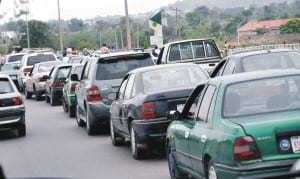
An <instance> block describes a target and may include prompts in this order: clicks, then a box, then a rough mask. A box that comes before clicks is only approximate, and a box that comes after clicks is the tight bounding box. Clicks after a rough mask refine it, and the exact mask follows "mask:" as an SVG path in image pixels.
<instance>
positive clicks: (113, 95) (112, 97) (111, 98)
mask: <svg viewBox="0 0 300 179" xmlns="http://www.w3.org/2000/svg"><path fill="white" fill-rule="evenodd" d="M116 97H117V93H110V94H108V95H107V98H108V99H110V100H112V101H113V100H115V99H116Z"/></svg>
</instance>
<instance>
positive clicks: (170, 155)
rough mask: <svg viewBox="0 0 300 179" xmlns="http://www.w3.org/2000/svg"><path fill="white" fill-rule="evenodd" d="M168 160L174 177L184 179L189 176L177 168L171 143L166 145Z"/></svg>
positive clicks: (173, 178) (174, 178)
mask: <svg viewBox="0 0 300 179" xmlns="http://www.w3.org/2000/svg"><path fill="white" fill-rule="evenodd" d="M166 153H167V160H168V166H169V173H170V176H171V178H172V179H184V178H188V175H186V174H184V173H182V172H180V171H179V170H178V168H177V164H176V160H175V156H174V152H173V151H172V150H171V147H170V145H169V144H167V146H166Z"/></svg>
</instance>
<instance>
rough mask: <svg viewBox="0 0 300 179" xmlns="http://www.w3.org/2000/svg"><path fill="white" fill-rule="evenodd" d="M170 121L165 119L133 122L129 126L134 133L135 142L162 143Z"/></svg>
mask: <svg viewBox="0 0 300 179" xmlns="http://www.w3.org/2000/svg"><path fill="white" fill-rule="evenodd" d="M170 123H171V121H169V120H167V119H166V118H158V119H151V120H133V121H132V123H131V125H132V127H133V129H134V131H135V132H136V140H137V142H139V143H145V142H146V143H147V142H153V141H156V142H164V141H165V137H166V133H167V128H168V126H169V124H170Z"/></svg>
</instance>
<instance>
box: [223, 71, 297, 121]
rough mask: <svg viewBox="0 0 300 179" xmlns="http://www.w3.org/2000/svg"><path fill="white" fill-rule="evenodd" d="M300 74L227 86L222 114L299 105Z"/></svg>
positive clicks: (239, 113)
mask: <svg viewBox="0 0 300 179" xmlns="http://www.w3.org/2000/svg"><path fill="white" fill-rule="evenodd" d="M299 92H300V76H289V77H281V78H271V79H263V80H255V81H247V82H241V83H236V84H232V85H230V86H228V87H227V89H226V91H225V96H224V102H223V116H224V117H236V116H244V115H253V114H260V113H269V112H276V111H286V110H294V109H297V110H299V109H300V100H299Z"/></svg>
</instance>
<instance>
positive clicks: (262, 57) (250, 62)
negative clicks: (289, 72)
mask: <svg viewBox="0 0 300 179" xmlns="http://www.w3.org/2000/svg"><path fill="white" fill-rule="evenodd" d="M242 65H243V68H244V71H245V72H250V71H257V70H265V69H276V68H300V53H298V52H274V53H265V54H259V55H253V56H248V57H244V58H243V59H242Z"/></svg>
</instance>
